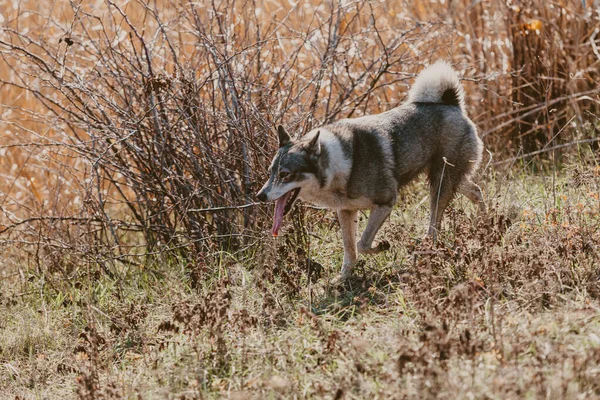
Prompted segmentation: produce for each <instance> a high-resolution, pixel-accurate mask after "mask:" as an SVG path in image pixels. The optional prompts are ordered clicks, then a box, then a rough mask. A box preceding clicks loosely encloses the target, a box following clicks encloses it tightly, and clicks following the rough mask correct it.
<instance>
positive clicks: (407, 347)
mask: <svg viewBox="0 0 600 400" xmlns="http://www.w3.org/2000/svg"><path fill="white" fill-rule="evenodd" d="M566 165H571V166H570V167H565V168H564V169H563V170H561V171H559V172H558V173H557V176H556V178H555V179H553V178H552V174H551V173H532V172H531V171H529V167H525V168H523V164H519V165H515V166H513V167H512V168H511V169H509V170H503V171H501V172H500V171H496V170H494V169H490V168H488V169H487V170H486V171H485V173H484V174H483V177H482V178H481V181H482V186H483V187H484V191H485V193H486V198H487V202H488V204H489V206H490V212H489V214H488V215H479V216H478V215H476V212H475V209H474V208H473V207H472V206H471V205H470V204H469V203H468V202H467V201H466V200H465V199H457V201H455V203H454V207H453V209H452V210H451V211H450V212H448V213H447V216H446V218H447V219H446V228H447V229H446V230H445V233H444V234H443V235H442V237H441V240H440V241H439V242H438V243H436V244H433V243H430V242H429V241H428V240H425V241H422V240H421V237H422V234H423V232H424V227H425V222H426V217H427V215H426V208H427V207H426V205H424V204H422V201H421V200H422V199H423V198H424V197H425V196H426V190H425V185H424V184H423V183H418V184H415V185H413V186H411V187H409V188H407V189H406V190H405V191H404V192H403V197H402V201H401V203H400V205H399V206H398V208H397V209H396V210H395V211H394V213H393V216H392V218H391V220H390V221H389V222H388V223H387V224H386V225H385V226H384V228H383V230H382V232H381V235H382V236H385V237H386V238H388V239H389V240H390V242H391V243H392V250H390V251H389V252H387V253H385V254H383V255H380V256H377V257H369V258H364V263H363V264H362V267H359V268H357V271H358V272H357V276H356V278H355V279H353V280H351V281H350V282H349V283H348V284H346V285H345V286H344V287H333V286H330V285H329V281H330V279H331V278H333V277H334V276H335V275H336V273H338V270H339V266H340V263H341V257H342V251H341V238H340V234H339V232H338V228H337V226H336V223H335V222H334V219H333V218H334V216H333V214H332V213H330V212H324V211H314V210H313V211H308V213H307V216H306V219H307V221H308V222H307V227H308V228H307V229H308V230H307V239H306V243H305V245H304V246H301V247H296V244H295V243H294V242H293V240H294V239H293V238H294V236H295V233H294V232H293V229H294V228H293V227H292V226H289V227H288V228H289V229H288V230H287V231H286V232H284V234H282V235H281V237H280V238H278V239H273V238H270V237H269V236H268V235H267V233H266V232H265V234H264V240H263V241H262V244H261V245H260V246H257V247H252V248H249V249H246V250H243V251H240V252H237V253H235V254H232V253H228V252H222V253H221V255H220V258H219V259H220V262H219V263H218V265H206V264H203V263H202V260H199V261H198V262H196V263H194V264H193V265H190V264H187V263H184V262H181V261H179V260H177V259H163V260H161V261H160V262H156V263H155V264H152V265H135V266H134V265H132V266H130V267H129V268H127V269H126V270H123V271H121V272H120V274H121V275H120V276H119V277H118V278H114V279H110V278H109V277H107V276H106V275H102V274H98V275H96V276H94V275H86V274H85V273H83V272H82V271H78V272H76V273H74V274H73V275H72V277H71V279H63V278H62V276H59V275H60V274H58V272H57V273H55V274H48V273H46V274H36V273H35V272H34V269H32V268H29V269H27V268H23V269H22V270H21V271H20V274H25V276H17V277H13V279H6V280H3V281H2V292H1V293H2V297H1V302H2V308H1V309H0V313H1V315H0V349H1V353H0V357H1V358H2V368H3V372H2V374H0V387H2V388H3V391H4V394H5V396H4V398H11V397H14V398H40V399H42V398H50V399H55V398H61V397H62V398H65V397H66V398H69V397H72V396H74V393H76V394H77V396H78V397H79V398H88V399H91V398H144V399H150V398H173V399H180V398H181V399H183V398H185V399H195V398H221V397H228V398H235V399H252V398H257V399H262V398H282V397H285V398H287V397H289V398H305V397H318V398H321V397H322V398H336V399H341V398H348V399H351V398H382V399H383V398H430V397H442V398H498V399H499V398H502V399H505V398H593V397H597V396H600V384H599V382H600V301H599V299H600V269H599V264H600V254H599V252H600V230H599V228H600V218H599V216H598V210H599V209H600V208H599V199H598V194H599V189H600V165H598V159H597V158H595V155H594V154H592V153H590V152H589V151H588V150H585V149H581V152H580V154H579V155H578V156H572V157H569V159H568V160H567V163H566ZM507 171H508V172H507ZM463 210H464V211H463ZM288 225H292V223H291V222H288ZM361 226H364V218H363V221H362V222H361ZM306 249H309V250H308V254H306V253H305V252H304V250H306ZM307 256H308V257H309V258H310V260H311V261H312V263H310V264H309V263H308V262H307V260H306V258H307ZM202 269H204V270H202ZM208 272H210V273H208ZM198 276H202V277H205V278H204V279H198ZM206 277H207V278H208V279H206ZM309 278H310V279H309Z"/></svg>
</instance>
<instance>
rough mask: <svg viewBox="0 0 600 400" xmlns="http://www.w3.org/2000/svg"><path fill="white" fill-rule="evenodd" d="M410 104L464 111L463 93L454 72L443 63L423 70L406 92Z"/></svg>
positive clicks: (439, 62) (448, 65)
mask: <svg viewBox="0 0 600 400" xmlns="http://www.w3.org/2000/svg"><path fill="white" fill-rule="evenodd" d="M408 101H410V102H411V103H437V104H447V105H451V106H457V107H460V108H461V110H463V111H464V110H465V92H464V90H463V87H462V85H461V84H460V80H459V79H458V75H457V74H456V71H454V70H453V69H452V67H451V66H450V64H448V63H447V62H445V61H442V60H440V61H437V62H436V63H435V64H433V65H430V66H429V67H427V68H425V69H424V70H423V71H421V73H420V74H419V76H417V79H415V83H414V84H413V86H412V88H411V89H410V92H408Z"/></svg>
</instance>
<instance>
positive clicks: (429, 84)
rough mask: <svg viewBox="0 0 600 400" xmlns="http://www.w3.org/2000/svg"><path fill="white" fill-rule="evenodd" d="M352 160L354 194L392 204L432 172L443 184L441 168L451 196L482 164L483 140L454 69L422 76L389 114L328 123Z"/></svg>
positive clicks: (437, 68)
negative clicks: (400, 192) (404, 188)
mask: <svg viewBox="0 0 600 400" xmlns="http://www.w3.org/2000/svg"><path fill="white" fill-rule="evenodd" d="M323 129H325V130H327V131H330V132H332V133H333V134H334V135H335V136H336V137H338V139H339V140H340V142H341V143H343V148H344V153H345V156H347V157H350V158H351V160H352V161H351V164H352V171H351V173H350V176H349V179H348V185H347V194H348V196H349V197H350V198H360V197H365V196H366V197H369V198H371V199H372V201H373V202H374V203H375V204H393V203H394V202H395V199H396V194H397V191H398V189H399V188H400V187H401V186H403V185H404V184H406V183H408V182H410V181H411V180H413V179H414V178H415V177H416V176H417V175H419V174H420V173H421V172H423V171H427V172H428V175H429V178H430V182H431V183H432V185H436V186H439V181H440V179H442V170H446V172H444V175H445V176H446V183H445V185H449V189H448V191H450V192H452V194H451V195H450V194H449V195H448V196H449V197H450V198H451V197H452V196H453V194H454V192H456V190H458V188H459V187H460V185H461V183H462V182H463V181H465V180H468V178H469V176H470V174H471V173H472V172H473V171H474V170H475V169H476V168H477V166H478V164H479V162H480V160H481V153H482V148H483V146H482V143H481V140H480V139H479V138H478V137H477V129H476V127H475V125H474V124H473V123H472V122H471V120H470V119H469V118H468V117H467V115H466V114H465V111H464V94H463V90H462V86H461V85H460V83H459V81H458V78H457V77H456V74H455V72H454V71H453V70H452V69H451V68H450V67H449V66H448V65H447V64H445V63H437V64H434V65H433V66H431V67H429V68H428V69H426V70H425V71H424V72H423V73H421V75H419V77H418V78H417V80H416V82H415V84H414V86H413V88H412V90H411V92H410V94H409V100H408V102H406V103H405V104H403V105H401V106H400V107H397V108H395V109H393V110H390V111H388V112H385V113H382V114H378V115H371V116H366V117H360V118H354V119H345V120H341V121H338V122H336V123H333V124H331V125H327V126H324V127H323Z"/></svg>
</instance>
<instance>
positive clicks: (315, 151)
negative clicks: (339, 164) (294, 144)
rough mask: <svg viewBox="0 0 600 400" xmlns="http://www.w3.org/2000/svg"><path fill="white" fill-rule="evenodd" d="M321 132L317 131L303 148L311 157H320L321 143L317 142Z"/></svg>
mask: <svg viewBox="0 0 600 400" xmlns="http://www.w3.org/2000/svg"><path fill="white" fill-rule="evenodd" d="M320 133H321V131H317V133H315V136H313V137H312V139H310V142H308V144H307V145H306V147H305V150H306V152H307V153H308V154H310V155H311V157H319V156H320V155H321V142H319V134H320Z"/></svg>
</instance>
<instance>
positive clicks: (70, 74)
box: [0, 0, 600, 271]
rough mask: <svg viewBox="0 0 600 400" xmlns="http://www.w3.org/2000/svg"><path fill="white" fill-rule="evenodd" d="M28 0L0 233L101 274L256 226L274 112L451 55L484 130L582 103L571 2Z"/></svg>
mask: <svg viewBox="0 0 600 400" xmlns="http://www.w3.org/2000/svg"><path fill="white" fill-rule="evenodd" d="M563 3H564V4H563ZM28 5H29V6H30V9H28V10H25V9H24V8H20V9H17V10H12V11H13V12H12V14H10V13H9V14H7V15H6V16H5V17H4V18H5V19H6V21H5V22H4V27H3V28H2V33H3V35H2V37H1V38H0V49H1V51H2V53H1V54H2V57H3V59H4V65H5V68H7V70H6V71H7V72H6V73H4V75H3V79H2V83H3V84H4V85H5V88H8V90H10V93H9V94H10V95H11V96H12V97H13V98H14V99H13V100H12V101H5V102H6V103H7V108H6V110H9V111H10V113H11V116H10V117H6V118H4V120H5V121H6V122H5V123H6V124H8V125H9V126H10V127H11V130H12V131H14V132H18V133H19V134H18V135H17V137H14V138H9V139H7V144H6V146H5V147H3V151H5V152H6V151H8V152H9V153H10V154H8V156H7V159H9V160H13V161H15V163H14V164H15V165H17V167H16V169H14V168H12V167H11V168H12V169H10V171H9V172H5V175H6V176H7V177H9V178H10V179H7V182H8V183H7V184H3V186H2V191H3V193H4V196H3V197H2V203H1V204H0V206H1V207H2V213H3V215H2V219H3V220H4V222H3V225H2V226H1V227H0V234H1V235H2V237H3V242H2V243H3V244H4V245H5V246H7V245H12V244H18V245H20V246H23V247H24V248H26V249H27V250H28V251H29V252H30V254H31V255H32V256H33V257H34V259H35V260H38V261H37V262H40V261H39V260H40V258H43V259H44V262H47V261H51V262H54V263H55V264H60V267H58V269H61V270H64V269H65V268H64V265H65V264H68V262H66V263H65V261H64V260H65V257H64V254H65V252H68V253H69V254H71V260H72V262H73V263H79V262H81V260H82V258H83V260H85V261H86V262H89V263H93V264H96V265H101V266H102V267H103V268H104V269H105V271H111V270H114V268H112V266H113V264H114V262H115V261H120V262H125V263H129V262H130V261H131V257H132V256H138V255H142V254H145V255H152V254H157V253H159V252H161V251H163V250H165V249H170V250H173V251H177V252H179V253H183V254H187V252H188V251H190V250H192V251H194V252H195V253H197V254H200V255H202V254H207V253H209V252H210V250H212V249H214V247H215V246H218V247H229V248H236V247H239V246H240V245H242V244H246V245H247V244H251V243H252V242H253V241H256V240H258V239H260V238H261V234H260V230H261V228H262V226H263V223H264V221H265V218H264V216H265V211H266V210H265V209H264V208H263V207H260V206H258V205H256V204H254V202H253V194H254V193H255V192H256V190H257V189H258V183H259V182H260V181H261V179H262V177H264V174H265V170H266V167H267V166H268V163H269V158H270V156H271V154H272V152H273V150H274V148H273V145H274V140H273V139H272V133H271V132H272V129H273V127H274V126H275V125H276V124H279V123H282V124H284V125H286V126H288V127H290V128H291V130H293V131H294V132H297V134H298V135H301V134H303V133H305V132H307V131H308V130H310V129H311V128H312V127H314V126H316V125H318V124H320V123H323V122H328V121H331V120H334V119H337V118H342V117H351V116H358V115H363V114H367V113H373V112H379V111H382V110H386V109H389V108H391V107H394V106H395V105H397V104H399V103H400V102H401V101H402V100H403V98H404V92H405V90H404V89H405V88H406V83H405V82H406V81H407V80H409V79H411V78H412V76H413V74H414V73H416V72H418V70H420V68H421V66H422V65H423V64H424V63H426V62H429V61H432V60H434V59H437V58H450V59H452V60H453V61H455V62H457V68H458V69H459V70H461V73H462V74H463V75H464V76H465V79H466V83H467V84H468V89H469V92H470V100H469V101H470V106H471V110H472V112H471V114H472V115H473V117H474V119H475V120H476V121H477V123H478V125H479V126H480V128H481V130H482V132H483V136H484V137H485V138H486V140H487V141H488V144H489V145H491V146H495V147H500V146H502V148H506V142H507V141H508V142H511V143H512V144H511V146H509V147H510V148H511V150H512V151H513V152H516V151H517V150H518V147H519V146H521V145H523V146H525V149H526V150H527V151H529V150H531V149H534V148H535V147H536V146H538V144H539V143H542V142H543V141H547V140H550V139H553V137H554V136H555V134H556V132H557V130H558V129H560V128H562V127H563V126H564V125H565V123H566V121H568V120H569V118H570V113H572V112H573V110H576V111H577V115H578V116H579V120H578V121H576V122H578V123H579V124H580V125H581V124H583V123H584V119H583V117H582V116H583V115H584V111H585V110H586V109H587V110H588V111H589V110H591V111H595V105H594V102H597V100H596V99H595V97H597V93H598V89H597V87H596V85H595V81H596V80H597V63H598V60H599V59H600V57H598V52H597V48H596V47H597V46H596V42H595V40H596V34H595V32H596V31H595V30H592V26H593V20H594V18H596V13H595V12H592V11H591V10H587V9H584V8H583V7H582V6H581V5H579V2H577V1H568V2H546V3H543V4H537V3H535V4H534V3H533V2H524V3H523V4H520V3H519V4H517V3H514V4H513V3H508V4H507V5H504V4H495V3H494V4H484V3H477V4H475V3H473V4H471V3H470V2H466V1H456V2H448V5H447V6H444V7H441V6H439V5H437V6H436V8H433V6H432V5H423V4H421V3H418V2H417V3H415V4H413V5H410V6H407V7H392V6H389V7H387V6H383V5H382V4H379V3H373V2H369V1H366V2H365V1H351V2H344V3H338V2H326V3H319V4H316V3H315V4H312V3H310V2H309V3H306V4H304V3H303V4H300V3H297V4H295V5H292V6H289V7H288V6H285V7H284V6H281V5H280V4H279V2H275V1H264V2H260V3H255V2H244V1H223V2H212V3H209V2H195V3H187V2H179V1H176V0H173V1H171V2H167V1H165V2H149V1H145V0H139V1H136V2H129V3H120V2H113V1H110V0H107V1H106V2H104V3H102V4H99V5H98V6H97V7H95V6H94V7H92V6H90V5H87V4H84V2H80V3H73V2H72V3H69V4H66V3H63V2H58V1H57V2H56V3H52V4H35V5H33V4H28ZM445 7H447V8H445ZM442 11H443V12H442ZM462 15H466V17H465V18H462V17H460V16H462ZM48 17H50V18H48ZM459 17H460V18H459ZM423 21H427V22H423ZM496 34H497V38H496V37H495V36H496ZM582 43H583V44H582ZM469 82H472V83H469ZM20 96H24V97H26V99H27V101H26V102H22V101H19V100H18V99H20ZM589 100H592V101H589ZM558 108H560V109H558ZM556 109H558V111H556ZM578 132H581V131H578ZM580 134H581V133H576V135H580ZM529 138H531V140H530V139H529ZM544 144H545V143H544ZM7 169H8V168H7ZM15 187H17V188H16V189H15ZM17 189H18V190H19V191H18V193H17V194H14V195H13V194H12V193H13V192H15V191H17ZM23 193H24V194H23ZM52 260H55V261H52ZM67 260H68V259H67Z"/></svg>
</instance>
